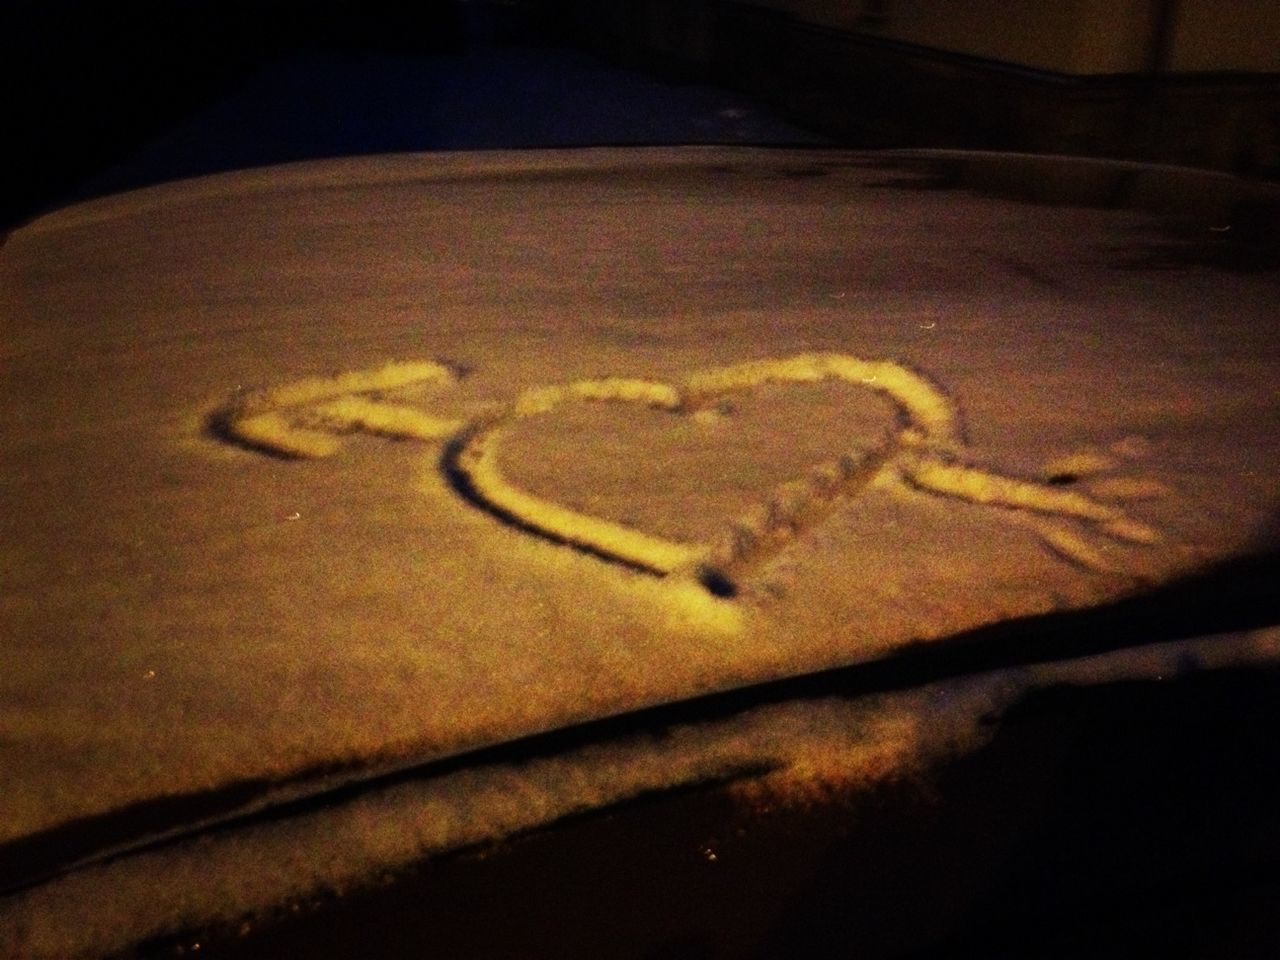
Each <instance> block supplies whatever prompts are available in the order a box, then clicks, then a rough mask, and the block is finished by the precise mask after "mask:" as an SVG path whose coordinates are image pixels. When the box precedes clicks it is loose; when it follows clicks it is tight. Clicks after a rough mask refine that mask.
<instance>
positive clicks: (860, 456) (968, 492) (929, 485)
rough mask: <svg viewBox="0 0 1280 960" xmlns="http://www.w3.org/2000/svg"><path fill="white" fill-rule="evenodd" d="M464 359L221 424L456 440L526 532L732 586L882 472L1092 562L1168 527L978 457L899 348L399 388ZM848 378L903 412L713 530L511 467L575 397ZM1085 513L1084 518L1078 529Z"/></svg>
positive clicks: (692, 399) (678, 398)
mask: <svg viewBox="0 0 1280 960" xmlns="http://www.w3.org/2000/svg"><path fill="white" fill-rule="evenodd" d="M457 378H458V375H457V373H456V372H455V371H454V370H453V369H452V368H451V367H449V366H448V365H446V364H443V363H438V362H436V361H432V360H425V361H405V362H394V363H389V364H387V365H385V366H383V367H381V368H379V369H376V370H368V371H355V372H350V373H343V374H339V375H338V376H334V377H327V378H326V377H312V378H308V379H305V380H299V381H296V382H293V383H289V384H285V385H283V386H279V387H275V388H271V389H267V390H262V391H256V392H251V393H247V394H245V395H242V396H240V397H238V398H237V399H236V400H235V401H233V402H231V403H229V404H227V405H226V406H224V407H222V408H221V409H219V410H218V411H216V412H215V413H214V414H213V416H212V417H211V419H210V424H211V427H212V429H213V432H214V433H215V434H216V435H217V436H219V437H221V438H222V439H224V440H226V441H228V442H232V443H235V444H238V445H240V446H244V447H248V448H251V449H254V450H258V451H260V452H264V453H268V454H271V455H274V456H279V457H289V458H307V459H310V458H318V457H327V456H330V455H332V454H333V453H335V452H336V451H337V450H338V449H339V447H340V445H341V440H342V437H343V435H346V434H351V433H357V432H363V433H369V434H375V435H379V436H385V437H393V438H397V439H410V440H421V441H443V450H442V456H441V458H440V468H441V470H442V471H443V472H444V474H445V476H446V477H447V479H448V480H449V482H450V484H451V486H452V488H453V489H454V490H455V491H456V492H457V493H458V494H459V495H460V497H461V498H463V499H464V500H465V501H467V502H468V503H470V504H472V505H473V506H475V507H477V508H479V509H481V510H484V511H485V512H487V513H489V514H490V515H491V516H493V517H495V518H497V519H499V520H501V521H503V522H504V523H506V524H508V525H510V526H513V527H515V528H517V529H519V530H522V531H525V532H526V533H529V534H532V535H535V536H538V537H541V538H543V539H545V540H548V541H551V542H553V543H557V544H562V545H565V546H568V547H571V548H573V549H575V550H578V551H581V552H583V553H586V554H589V555H591V556H594V557H597V558H600V559H602V560H606V561H609V562H612V563H615V564H620V565H623V566H626V567H629V568H631V569H634V570H639V571H643V572H645V573H648V574H652V575H655V576H659V577H692V578H695V579H696V580H697V581H698V582H700V583H701V584H702V585H703V586H704V587H706V589H707V590H709V591H711V592H712V593H713V594H716V595H718V596H722V597H730V596H733V595H735V594H736V593H737V592H738V589H739V586H740V585H741V584H742V583H743V581H744V578H746V577H747V576H748V574H749V573H750V571H751V570H752V569H754V568H757V567H759V566H760V565H761V564H763V563H764V562H766V561H767V560H768V559H770V558H771V557H772V556H774V555H775V554H776V553H778V552H779V551H780V550H781V549H782V548H783V547H784V546H785V545H786V544H787V543H789V542H791V541H794V540H795V538H796V537H797V536H798V535H800V534H802V533H803V532H804V531H806V530H809V529H811V528H812V527H814V526H815V525H816V524H818V523H820V522H821V521H822V519H823V518H824V517H826V516H827V515H828V514H830V512H831V511H832V510H834V509H836V508H837V507H838V506H839V505H840V504H841V503H843V502H847V501H848V500H849V499H850V498H851V497H852V496H854V495H856V494H857V493H858V492H859V491H860V490H863V489H865V488H867V487H868V486H870V485H872V484H877V485H882V486H883V485H892V484H895V483H897V484H901V485H905V486H907V487H909V488H912V489H915V490H918V491H923V492H925V493H928V494H933V495H937V496H942V497H949V498H954V499H957V500H962V501H966V502H968V503H972V504H981V505H988V506H992V507H995V508H1000V509H1003V510H1008V511H1019V512H1022V513H1024V514H1029V515H1034V516H1037V517H1039V518H1040V519H1041V520H1044V521H1055V522H1049V523H1044V522H1042V523H1040V524H1039V525H1038V527H1037V529H1038V531H1039V532H1040V534H1041V536H1042V537H1044V539H1045V540H1046V542H1047V544H1048V545H1049V546H1050V548H1051V549H1053V550H1054V552H1055V553H1057V554H1058V555H1060V556H1062V557H1064V558H1065V559H1068V560H1070V561H1072V562H1074V563H1076V564H1078V565H1080V566H1083V567H1086V568H1091V569H1096V570H1109V569H1110V565H1109V563H1108V561H1107V559H1106V557H1105V556H1104V555H1103V552H1102V551H1101V550H1099V549H1098V548H1097V547H1095V546H1093V545H1092V544H1091V543H1090V542H1089V540H1088V539H1087V538H1086V537H1085V536H1084V535H1082V534H1081V533H1080V532H1077V531H1078V529H1079V528H1083V529H1085V530H1088V531H1091V532H1092V534H1093V535H1094V536H1095V537H1099V538H1102V539H1103V540H1104V541H1105V540H1111V541H1118V542H1121V543H1129V544H1153V543H1156V542H1157V541H1158V540H1159V536H1158V534H1157V532H1156V531H1155V530H1154V529H1152V528H1151V527H1149V526H1147V525H1145V524H1142V523H1140V522H1138V521H1136V520H1133V519H1132V518H1130V517H1129V516H1127V515H1126V514H1125V512H1124V511H1123V510H1122V509H1121V508H1120V507H1118V506H1116V505H1114V504H1111V503H1106V502H1103V501H1100V500H1097V499H1094V498H1092V497H1090V496H1088V495H1087V494H1085V493H1083V492H1081V491H1079V490H1073V489H1065V488H1064V487H1062V486H1059V485H1054V484H1052V483H1040V482H1036V481H1032V480H1027V479H1021V478H1017V477H1013V476H1009V475H1006V474H1002V473H999V472H996V471H995V470H993V469H991V468H988V467H983V466H979V465H977V464H975V463H973V462H967V461H966V460H965V459H964V457H963V452H964V439H963V436H962V431H961V429H960V424H959V414H958V411H957V407H956V404H955V403H954V401H952V400H951V398H949V397H948V396H947V395H946V394H945V393H944V392H943V391H942V389H941V388H939V387H938V386H937V385H936V384H934V383H933V382H932V381H931V380H930V379H929V378H928V377H926V376H925V375H923V374H921V373H919V372H917V371H915V370H912V369H911V368H910V367H908V366H906V365H904V364H901V363H896V362H894V361H891V360H864V359H861V358H859V357H854V356H850V355H847V354H839V353H806V354H799V355H796V356H791V357H785V358H779V359H768V360H757V361H750V362H746V363H739V364H734V365H731V366H725V367H717V368H714V369H710V370H705V371H702V372H699V373H696V374H694V375H692V376H690V377H688V378H687V379H685V380H684V381H683V382H680V383H665V382H662V381H658V380H646V379H633V378H622V377H610V378H605V379H599V380H578V381H574V382H570V383H562V384H555V385H550V386H538V387H532V388H529V389H526V390H524V391H523V392H522V393H520V394H519V395H518V396H517V397H516V398H515V400H514V401H512V402H511V403H510V404H507V405H506V406H505V407H503V408H501V409H500V410H497V411H496V412H488V413H485V414H482V415H480V416H478V417H475V418H473V419H470V420H458V419H448V418H442V417H437V416H434V415H432V414H430V413H428V412H426V411H424V410H422V409H420V408H418V407H413V406H408V405H405V404H400V403H394V402H388V401H387V400H385V399H383V396H382V395H383V394H384V393H386V392H389V391H394V390H397V389H399V388H404V387H410V386H420V385H425V384H435V385H440V386H448V385H451V384H454V383H456V381H457ZM830 380H836V381H844V382H846V383H849V384H853V385H855V386H859V387H865V388H867V389H869V390H872V391H875V392H876V393H878V394H880V395H882V396H883V397H885V398H886V399H888V400H889V401H890V402H891V403H892V404H893V406H894V408H895V409H896V412H897V422H896V426H895V429H894V430H892V431H891V432H890V433H889V434H888V435H887V436H886V438H885V439H884V440H883V441H882V442H881V443H880V444H879V445H877V446H875V447H873V448H871V449H870V450H869V451H863V450H860V451H858V452H851V453H847V454H844V455H842V456H839V457H837V458H835V459H833V460H830V461H827V462H823V463H820V464H817V465H816V466H814V467H812V468H811V469H810V470H809V471H808V472H807V474H806V475H805V476H803V477H799V478H797V479H794V480H790V481H787V482H786V483H783V484H781V485H779V486H777V487H775V488H774V489H773V490H772V491H770V492H769V494H768V495H767V496H765V497H764V498H763V499H762V500H761V501H760V502H759V504H758V505H757V506H756V507H754V508H753V509H752V510H750V511H748V512H747V513H746V514H745V515H743V516H741V517H739V518H738V519H736V520H735V521H733V522H732V523H730V524H729V525H728V526H727V528H726V529H725V531H724V533H723V535H722V536H720V537H719V538H718V539H717V540H716V541H714V542H712V543H688V542H683V541H680V540H674V539H668V538H665V537H660V536H655V535H654V534H651V533H647V532H645V531H643V530H638V529H636V528H634V527H630V526H627V525H625V524H621V523H616V522H614V521H611V520H607V519H605V518H602V517H598V516H594V515H592V514H590V513H586V512H583V511H580V510H575V509H572V508H570V507H566V506H564V505H563V504H559V503H556V502H553V501H550V500H547V499H544V498H541V497H538V496H535V495H533V494H531V493H529V492H527V491H525V490H524V489H522V488H521V487H520V486H518V485H517V484H515V483H513V482H512V481H511V480H509V479H508V478H507V477H506V476H505V475H504V473H503V471H502V467H501V463H500V456H499V455H500V451H501V447H502V439H503V436H504V435H505V434H506V433H507V432H508V431H509V430H510V429H511V428H512V427H513V426H514V425H516V424H518V423H519V422H521V421H523V420H528V419H529V418H532V417H541V416H546V415H547V414H550V413H552V412H553V411H555V410H556V409H558V408H561V407H563V406H565V405H566V404H571V403H617V404H632V405H643V406H647V407H650V408H654V409H657V410H661V411H664V412H667V413H670V414H672V415H673V416H688V415H692V414H694V413H697V412H698V411H699V410H703V409H707V408H710V407H714V406H715V405H717V404H719V403H722V402H723V401H724V400H725V399H726V398H727V397H729V396H730V395H732V394H735V393H741V392H744V391H751V390H754V389H756V388H758V387H760V386H762V385H764V384H801V383H817V382H820V381H830ZM1073 526H1074V527H1075V528H1076V529H1073Z"/></svg>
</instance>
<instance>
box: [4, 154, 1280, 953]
mask: <svg viewBox="0 0 1280 960" xmlns="http://www.w3.org/2000/svg"><path fill="white" fill-rule="evenodd" d="M1275 209H1276V198H1275V196H1274V191H1272V190H1271V189H1270V188H1267V187H1264V186H1257V185H1249V184H1242V183H1240V182H1238V181H1235V180H1232V179H1231V178H1227V177H1218V176H1213V175H1208V174H1192V173H1187V172H1182V171H1170V170H1156V169H1152V168H1145V167H1140V166H1133V165H1120V164H1107V163H1100V162H1099V163H1091V162H1084V161H1065V160H1054V159H1038V160H1030V159H1026V158H1010V157H980V156H973V155H962V154H939V153H916V154H905V153H904V154H898V155H890V154H867V153H857V152H848V151H838V150H760V149H746V148H681V149H665V148H664V149H645V150H625V151H623V150H609V149H593V150H581V151H541V152H539V151H535V152H529V153H520V154H504V153H475V154H468V153H462V154H451V155H447V156H430V155H395V156H387V157H380V158H364V159H349V160H333V161H323V162H313V163H303V164H296V165H291V166H285V167H277V168H271V169H268V170H257V171H247V172H241V173H234V174H226V175H218V176H213V177H208V178H204V179H200V180H193V181H187V182H182V183H175V184H169V185H164V186H158V187H152V188H148V189H145V190H139V191H136V192H133V193H128V194H121V195H118V196H114V197H108V198H104V199H101V200H96V201H92V202H89V203H84V204H80V205H77V206H73V207H69V208H66V209H64V210H60V211H57V212H54V213H51V214H49V215H46V216H44V217H41V218H39V219H36V220H34V221H33V222H31V223H30V224H27V225H26V226H24V227H22V228H20V229H18V230H16V231H14V232H13V233H12V234H11V235H10V236H9V237H8V238H7V240H6V242H5V245H4V247H3V248H2V249H0V310H3V317H4V324H5V337H4V342H3V345H2V347H0V349H3V351H4V353H3V362H4V371H5V374H4V377H3V380H0V391H3V403H4V407H5V409H6V411H7V413H6V416H5V418H4V419H3V422H0V444H2V445H3V448H4V449H5V451H6V459H7V461H8V465H7V467H6V471H5V476H4V479H3V482H4V484H5V487H6V490H5V499H6V502H7V503H8V504H11V505H13V506H12V507H11V508H10V509H7V510H6V511H5V514H4V516H3V519H2V520H0V523H3V525H4V528H3V534H2V536H0V542H2V543H3V550H4V565H3V568H2V569H0V578H3V579H0V618H2V620H0V704H2V705H3V707H2V709H3V711H4V712H3V714H2V715H0V716H2V720H3V727H0V769H3V770H4V790H3V801H2V802H3V818H2V820H0V830H3V834H2V835H0V884H2V885H3V888H4V893H3V898H2V899H0V951H3V952H4V953H5V954H6V955H11V956H33V955H35V956H66V955H101V954H103V953H106V952H110V951H113V950H126V949H129V948H130V947H131V945H134V944H137V943H139V942H143V941H147V940H149V939H154V938H156V937H162V936H165V935H170V934H175V933H178V932H180V931H182V930H185V929H194V928H199V927H202V926H206V925H210V924H218V923H226V924H232V925H234V924H236V923H238V922H240V921H241V920H242V919H244V918H256V917H259V916H261V915H264V914H266V913H269V912H270V911H271V910H273V909H275V908H276V907H278V906H279V905H280V904H281V903H285V902H288V901H289V900H290V898H298V897H306V896H309V895H311V894H313V893H315V892H316V891H321V890H334V889H338V890H345V889H353V888H354V889H358V888H360V887H361V886H362V885H366V884H368V883H369V882H371V880H372V879H373V878H376V877H378V876H381V875H383V874H385V873H386V872H388V871H395V870H397V869H399V868H401V867H403V866H404V865H406V864H410V863H413V862H415V861H417V860H419V859H421V858H422V857H423V856H427V855H434V854H439V853H443V852H448V851H453V850H458V849H461V848H466V847H469V846H472V845H475V844H478V843H482V842H486V841H489V840H493V839H496V838H502V837H508V836H511V835H513V834H515V833H518V832H521V831H526V830H529V829H532V828H535V827H538V826H541V825H545V824H547V823H551V822H553V821H556V820H559V819H561V818H564V817H565V816H567V815H569V814H574V813H580V812H583V811H591V810H598V809H601V808H604V807H607V806H610V805H612V804H616V803H618V802H619V801H622V800H625V799H627V798H628V797H634V796H637V795H639V794H642V793H646V792H650V791H654V790H664V789H668V788H672V787H675V786H680V785H684V784H696V783H707V782H724V781H733V782H735V783H736V784H738V789H740V790H742V791H743V795H744V796H760V795H761V794H760V793H758V791H771V792H772V794H773V795H777V796H786V795H791V796H795V795H801V796H803V795H806V793H807V792H811V791H812V790H814V789H816V786H817V785H828V786H829V785H833V784H834V785H837V787H838V789H843V790H852V791H856V790H857V789H858V788H859V787H858V785H859V784H865V783H868V782H872V781H878V780H881V779H883V778H884V777H886V776H889V775H893V774H894V773H901V772H902V771H904V770H908V769H918V768H921V767H923V766H927V765H928V764H929V763H931V762H933V761H935V760H937V759H938V758H940V757H943V756H948V755H952V754H956V753H963V752H964V751H966V750H971V749H973V748H974V747H975V746H976V745H977V744H979V743H980V742H981V741H982V739H983V736H984V730H987V728H986V727H984V725H983V724H982V722H981V721H982V718H984V717H990V716H992V715H993V714H995V715H998V714H999V713H1000V712H1001V711H1002V710H1003V709H1005V708H1006V707H1007V706H1008V705H1009V704H1011V703H1013V702H1014V701H1015V700H1016V699H1017V697H1019V696H1020V695H1021V694H1022V693H1023V692H1025V691H1026V690H1028V689H1031V688H1035V687H1039V686H1043V685H1046V684H1050V683H1061V682H1084V681H1088V682H1098V681H1099V680H1102V679H1115V678H1123V677H1154V676H1161V675H1163V674H1164V673H1166V672H1169V671H1172V670H1175V669H1180V670H1183V671H1186V670H1188V669H1192V668H1196V667H1204V668H1212V667H1222V666H1228V665H1239V664H1242V663H1243V664H1259V663H1261V664H1274V661H1275V658H1276V655H1277V646H1276V644H1277V637H1276V634H1275V631H1274V629H1269V630H1268V629H1255V628H1260V627H1266V626H1268V625H1273V624H1274V623H1275V618H1274V613H1275V611H1274V609H1271V608H1269V607H1268V606H1267V603H1266V601H1265V597H1264V595H1263V594H1264V591H1263V590H1262V589H1261V588H1259V587H1258V585H1259V584H1262V583H1264V582H1267V578H1268V577H1269V576H1270V575H1271V573H1272V572H1273V571H1274V562H1273V558H1274V555H1275V550H1276V536H1277V532H1276V531H1277V526H1276V517H1277V491H1276V486H1275V476H1276V467H1277V460H1278V458H1280V439H1278V438H1280V429H1278V428H1280V396H1278V395H1277V390H1276V385H1275V370H1276V363H1277V360H1278V359H1280V357H1278V356H1277V352H1278V351H1280V347H1277V345H1276V340H1275V338H1274V336H1273V335H1272V333H1273V331H1274V326H1275V320H1276V307H1275V304H1276V303H1277V292H1278V291H1277V271H1276V266H1277V263H1276V260H1275V256H1276V254H1275V237H1274V233H1273V232H1269V231H1268V228H1267V226H1266V224H1267V223H1268V222H1269V221H1268V219H1267V216H1268V214H1267V211H1272V212H1274V210H1275ZM1268 564H1271V565H1270V566H1268ZM1260 571H1261V572H1260ZM1241 583H1243V584H1245V586H1244V588H1243V593H1242V595H1241V596H1240V598H1239V599H1240V602H1239V603H1238V604H1237V614H1236V616H1235V618H1234V619H1233V618H1232V617H1231V616H1226V615H1224V616H1220V617H1217V618H1216V619H1211V620H1210V621H1209V622H1198V621H1197V620H1196V619H1195V616H1193V615H1192V614H1191V613H1188V614H1187V616H1186V623H1185V624H1182V625H1180V626H1178V627H1174V628H1171V629H1165V628H1163V627H1162V630H1160V631H1154V632H1153V631H1150V630H1146V629H1145V628H1144V627H1143V626H1142V623H1143V621H1142V617H1141V613H1140V611H1142V610H1144V609H1157V610H1161V611H1163V613H1162V618H1161V622H1162V623H1163V624H1166V625H1167V624H1168V623H1169V622H1171V621H1173V620H1176V619H1178V616H1179V614H1178V610H1179V609H1180V608H1179V607H1178V603H1179V602H1180V601H1179V600H1178V598H1179V597H1185V596H1186V595H1188V593H1189V592H1190V593H1194V592H1195V590H1196V589H1201V588H1203V589H1207V590H1208V591H1209V592H1210V593H1212V592H1214V591H1218V592H1221V590H1222V589H1223V588H1224V585H1230V584H1241ZM1205 585H1207V586H1205ZM1233 596H1234V595H1233ZM1144 603H1145V604H1154V605H1155V606H1154V607H1144V606H1142V604H1144ZM1125 604H1129V606H1125ZM1134 604H1137V606H1134ZM1201 609H1202V608H1201V607H1195V608H1194V610H1195V611H1200V610H1201ZM1215 609H1218V610H1219V612H1221V608H1215ZM1134 610H1137V611H1139V614H1137V615H1136V616H1137V619H1132V617H1131V619H1129V620H1126V619H1125V617H1126V616H1130V614H1129V613H1126V611H1130V612H1131V611H1134ZM1099 611H1103V613H1099ZM1208 630H1214V631H1220V632H1222V635H1220V636H1214V637H1204V636H1197V634H1202V633H1204V632H1206V631H1208ZM1227 631H1229V632H1227ZM1131 647H1136V648H1140V649H1136V650H1131V651H1129V652H1128V653H1123V654H1112V653H1111V651H1112V649H1113V648H1131ZM1086 654H1089V655H1098V654H1108V655H1107V656H1104V657H1102V659H1086V660H1079V659H1078V658H1079V657H1081V656H1084V655H1086ZM157 877H163V878H164V882H163V883H157V882H156V878H157Z"/></svg>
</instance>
